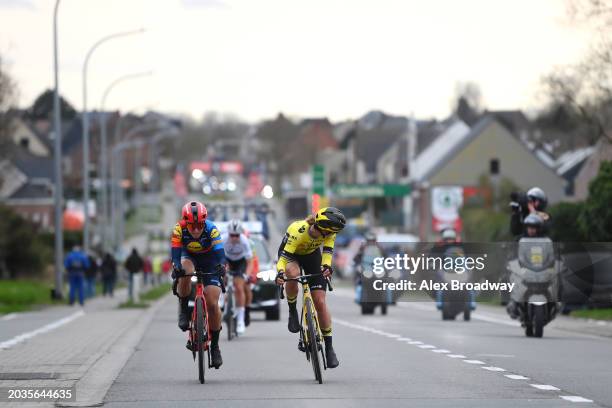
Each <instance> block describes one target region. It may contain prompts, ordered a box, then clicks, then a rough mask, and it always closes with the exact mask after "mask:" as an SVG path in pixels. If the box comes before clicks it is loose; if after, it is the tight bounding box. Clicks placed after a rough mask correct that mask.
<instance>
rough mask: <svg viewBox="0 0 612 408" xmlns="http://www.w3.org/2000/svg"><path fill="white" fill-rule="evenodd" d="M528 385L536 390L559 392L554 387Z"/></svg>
mask: <svg viewBox="0 0 612 408" xmlns="http://www.w3.org/2000/svg"><path fill="white" fill-rule="evenodd" d="M529 385H531V386H532V387H533V388H537V389H538V390H544V391H559V388H557V387H555V386H554V385H547V384H529Z"/></svg>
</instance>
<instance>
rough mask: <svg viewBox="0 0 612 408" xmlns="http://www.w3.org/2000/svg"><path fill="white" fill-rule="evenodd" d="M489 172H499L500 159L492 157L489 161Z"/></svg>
mask: <svg viewBox="0 0 612 408" xmlns="http://www.w3.org/2000/svg"><path fill="white" fill-rule="evenodd" d="M489 173H490V174H499V159H491V160H490V161H489Z"/></svg>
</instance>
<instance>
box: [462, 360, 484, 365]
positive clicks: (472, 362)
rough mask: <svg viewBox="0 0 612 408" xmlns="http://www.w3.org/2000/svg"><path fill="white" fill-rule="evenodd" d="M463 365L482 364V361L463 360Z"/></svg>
mask: <svg viewBox="0 0 612 408" xmlns="http://www.w3.org/2000/svg"><path fill="white" fill-rule="evenodd" d="M463 362H464V363H468V364H484V363H485V362H484V361H480V360H463Z"/></svg>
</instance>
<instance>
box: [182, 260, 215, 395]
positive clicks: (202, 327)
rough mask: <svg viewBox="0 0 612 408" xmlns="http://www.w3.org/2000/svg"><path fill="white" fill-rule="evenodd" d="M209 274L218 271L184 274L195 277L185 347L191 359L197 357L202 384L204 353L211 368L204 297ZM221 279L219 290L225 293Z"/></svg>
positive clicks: (208, 329) (209, 339)
mask: <svg viewBox="0 0 612 408" xmlns="http://www.w3.org/2000/svg"><path fill="white" fill-rule="evenodd" d="M210 275H217V276H219V277H220V275H221V274H220V273H219V272H203V271H201V270H196V271H195V272H194V273H186V274H185V275H184V276H190V277H195V278H196V285H195V298H194V301H193V311H192V313H191V321H190V323H189V330H188V338H187V348H188V349H189V350H191V352H192V354H193V360H194V361H195V360H196V358H197V359H198V378H199V380H200V384H204V371H205V366H204V353H205V352H206V355H207V358H208V368H209V369H210V368H212V367H213V366H212V364H211V360H210V341H211V337H210V326H209V325H208V309H207V307H206V298H205V297H204V278H205V277H206V276H210ZM220 279H221V291H222V292H223V293H225V285H224V284H223V279H222V278H221V277H220Z"/></svg>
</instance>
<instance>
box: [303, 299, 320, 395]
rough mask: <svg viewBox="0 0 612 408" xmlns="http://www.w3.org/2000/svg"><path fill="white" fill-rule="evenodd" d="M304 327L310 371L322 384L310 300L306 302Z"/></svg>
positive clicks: (312, 309)
mask: <svg viewBox="0 0 612 408" xmlns="http://www.w3.org/2000/svg"><path fill="white" fill-rule="evenodd" d="M306 327H307V330H308V332H307V333H306V335H307V336H308V349H309V351H310V362H311V363H312V370H313V371H314V375H315V380H317V381H318V382H319V384H322V383H323V376H322V375H321V362H320V361H319V350H318V347H319V343H318V341H317V329H316V326H315V317H314V307H313V304H312V301H311V300H309V299H308V300H307V301H306Z"/></svg>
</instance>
